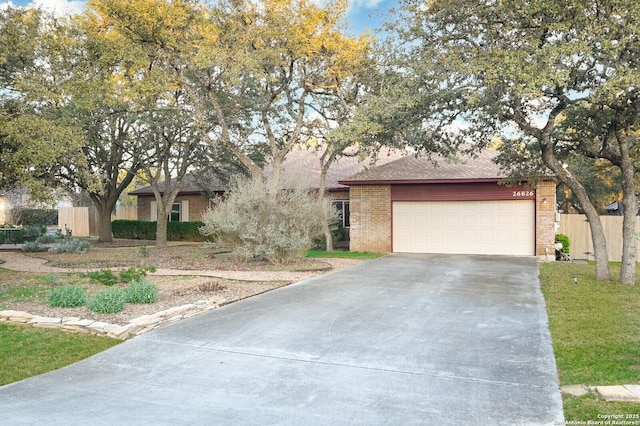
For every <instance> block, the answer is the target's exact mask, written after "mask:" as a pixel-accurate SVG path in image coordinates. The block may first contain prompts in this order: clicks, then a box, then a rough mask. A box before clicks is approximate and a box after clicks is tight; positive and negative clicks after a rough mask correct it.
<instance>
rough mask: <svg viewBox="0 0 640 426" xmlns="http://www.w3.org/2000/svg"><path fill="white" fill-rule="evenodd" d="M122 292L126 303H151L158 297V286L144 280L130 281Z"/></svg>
mask: <svg viewBox="0 0 640 426" xmlns="http://www.w3.org/2000/svg"><path fill="white" fill-rule="evenodd" d="M124 292H125V294H126V301H127V303H153V302H155V301H156V298H157V297H158V287H157V286H156V285H154V284H151V283H148V282H146V281H136V280H134V281H131V284H129V287H127V288H126V289H125V290H124Z"/></svg>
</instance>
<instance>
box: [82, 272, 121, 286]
mask: <svg viewBox="0 0 640 426" xmlns="http://www.w3.org/2000/svg"><path fill="white" fill-rule="evenodd" d="M87 276H88V277H89V278H91V279H92V280H94V281H97V282H99V283H100V284H104V285H108V286H112V285H115V284H117V283H118V277H117V276H116V274H114V273H113V271H111V269H101V270H99V271H91V272H87Z"/></svg>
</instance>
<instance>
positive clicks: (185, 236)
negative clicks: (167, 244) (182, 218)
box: [154, 221, 204, 241]
mask: <svg viewBox="0 0 640 426" xmlns="http://www.w3.org/2000/svg"><path fill="white" fill-rule="evenodd" d="M203 226H204V223H202V222H200V221H193V222H168V223H167V240H168V241H204V238H203V235H202V234H201V233H200V228H202V227H203ZM154 238H155V237H154Z"/></svg>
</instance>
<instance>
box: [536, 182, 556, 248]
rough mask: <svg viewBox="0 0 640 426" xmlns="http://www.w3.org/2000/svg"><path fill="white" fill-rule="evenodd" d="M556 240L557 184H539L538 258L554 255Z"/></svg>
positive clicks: (537, 192)
mask: <svg viewBox="0 0 640 426" xmlns="http://www.w3.org/2000/svg"><path fill="white" fill-rule="evenodd" d="M555 238H556V183H555V182H554V181H542V182H538V185H537V187H536V256H545V255H546V254H552V255H553V253H554V247H553V245H554V243H555Z"/></svg>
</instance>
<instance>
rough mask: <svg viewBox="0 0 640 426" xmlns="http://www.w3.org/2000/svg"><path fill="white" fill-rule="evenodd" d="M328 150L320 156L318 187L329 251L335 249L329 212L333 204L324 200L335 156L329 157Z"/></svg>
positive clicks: (323, 228)
mask: <svg viewBox="0 0 640 426" xmlns="http://www.w3.org/2000/svg"><path fill="white" fill-rule="evenodd" d="M328 154H329V152H328V151H325V153H324V154H323V155H322V157H321V158H320V182H319V188H318V202H319V203H320V208H321V209H322V215H323V217H324V220H323V221H322V232H324V240H325V241H326V250H327V251H328V252H332V251H333V235H331V228H330V226H329V212H330V211H331V210H330V208H331V205H328V206H327V204H326V202H325V201H324V197H325V192H326V189H327V172H328V171H329V166H331V162H333V161H334V159H335V156H334V155H329V158H328V159H327V155H328Z"/></svg>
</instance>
